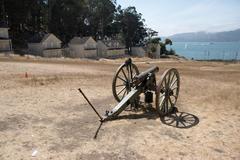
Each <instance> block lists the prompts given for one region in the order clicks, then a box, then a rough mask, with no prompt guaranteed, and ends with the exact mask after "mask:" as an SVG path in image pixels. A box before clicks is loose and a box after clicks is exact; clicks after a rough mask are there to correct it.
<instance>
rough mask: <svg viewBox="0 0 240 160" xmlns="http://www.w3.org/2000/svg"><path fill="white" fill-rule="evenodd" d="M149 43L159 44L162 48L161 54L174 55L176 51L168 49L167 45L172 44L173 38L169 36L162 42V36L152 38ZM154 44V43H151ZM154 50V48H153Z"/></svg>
mask: <svg viewBox="0 0 240 160" xmlns="http://www.w3.org/2000/svg"><path fill="white" fill-rule="evenodd" d="M148 43H149V44H159V45H160V47H161V49H160V55H163V54H165V55H174V54H175V51H173V50H172V49H171V50H170V51H168V50H167V49H166V45H172V40H171V39H169V38H166V39H165V40H164V42H161V38H150V39H149V41H148ZM151 46H152V45H151ZM151 51H152V49H151Z"/></svg>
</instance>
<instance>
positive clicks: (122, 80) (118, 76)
mask: <svg viewBox="0 0 240 160" xmlns="http://www.w3.org/2000/svg"><path fill="white" fill-rule="evenodd" d="M117 77H118V78H119V79H121V80H122V81H123V82H127V81H126V80H124V79H123V78H122V77H119V76H117Z"/></svg>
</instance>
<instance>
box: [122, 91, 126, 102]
mask: <svg viewBox="0 0 240 160" xmlns="http://www.w3.org/2000/svg"><path fill="white" fill-rule="evenodd" d="M126 93H127V90H125V91H124V93H123V96H122V98H121V100H122V99H123V98H124V97H125V94H126Z"/></svg>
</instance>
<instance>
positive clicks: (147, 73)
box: [134, 66, 159, 82]
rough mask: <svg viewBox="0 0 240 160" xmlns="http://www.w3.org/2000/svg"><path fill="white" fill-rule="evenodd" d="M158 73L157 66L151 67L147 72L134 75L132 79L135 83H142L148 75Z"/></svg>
mask: <svg viewBox="0 0 240 160" xmlns="http://www.w3.org/2000/svg"><path fill="white" fill-rule="evenodd" d="M158 71H159V68H158V67H157V66H154V67H151V68H149V69H148V70H146V71H144V72H142V73H140V74H139V75H136V76H135V77H134V80H136V81H137V82H142V81H143V80H144V79H145V78H146V77H147V76H148V75H149V74H151V73H155V72H158Z"/></svg>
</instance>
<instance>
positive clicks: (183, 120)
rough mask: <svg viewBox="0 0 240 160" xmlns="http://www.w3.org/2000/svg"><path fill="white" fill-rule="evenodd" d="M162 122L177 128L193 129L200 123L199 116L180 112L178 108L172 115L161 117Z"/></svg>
mask: <svg viewBox="0 0 240 160" xmlns="http://www.w3.org/2000/svg"><path fill="white" fill-rule="evenodd" d="M160 120H161V121H162V123H163V124H166V125H168V126H172V127H176V128H191V127H193V126H196V125H197V124H198V123H199V119H198V117H197V116H195V115H193V114H190V113H186V112H179V111H178V109H177V108H176V107H175V108H174V110H173V112H172V113H170V114H168V115H166V116H162V117H160Z"/></svg>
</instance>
